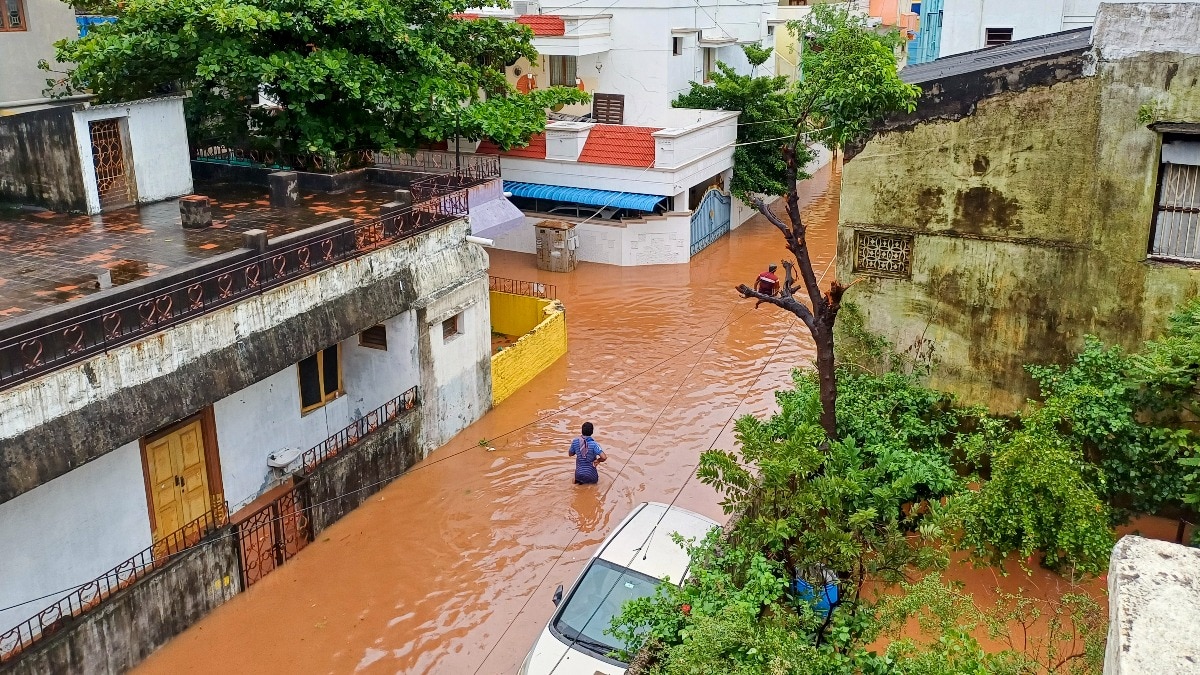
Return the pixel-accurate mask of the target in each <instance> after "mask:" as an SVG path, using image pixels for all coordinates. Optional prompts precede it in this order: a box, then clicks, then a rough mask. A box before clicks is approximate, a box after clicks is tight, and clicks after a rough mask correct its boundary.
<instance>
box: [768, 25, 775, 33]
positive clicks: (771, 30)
mask: <svg viewBox="0 0 1200 675" xmlns="http://www.w3.org/2000/svg"><path fill="white" fill-rule="evenodd" d="M774 34H775V26H774V25H770V26H767V35H774Z"/></svg>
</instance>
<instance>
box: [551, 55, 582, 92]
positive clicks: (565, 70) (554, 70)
mask: <svg viewBox="0 0 1200 675" xmlns="http://www.w3.org/2000/svg"><path fill="white" fill-rule="evenodd" d="M546 58H548V59H550V86H551V87H574V86H575V57H574V56H548V57H546Z"/></svg>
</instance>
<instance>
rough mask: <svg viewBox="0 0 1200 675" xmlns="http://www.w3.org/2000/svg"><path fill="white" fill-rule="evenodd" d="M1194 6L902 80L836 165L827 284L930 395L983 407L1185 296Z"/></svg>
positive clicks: (991, 53)
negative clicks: (831, 280)
mask: <svg viewBox="0 0 1200 675" xmlns="http://www.w3.org/2000/svg"><path fill="white" fill-rule="evenodd" d="M1197 31H1200V5H1197V4H1187V3H1184V4H1168V3H1163V4H1157V3H1137V4H1105V5H1102V6H1101V9H1100V13H1099V15H1098V17H1097V21H1096V25H1095V27H1094V29H1087V28H1084V29H1080V30H1076V31H1070V32H1065V33H1058V34H1055V35H1051V36H1046V37H1043V38H1034V39H1031V40H1026V41H1022V42H1020V43H1015V44H1012V45H1008V46H1001V47H997V48H995V49H992V50H987V51H983V52H972V53H968V54H963V55H960V56H956V57H949V58H946V59H939V60H937V61H934V62H931V63H927V64H923V65H920V66H913V67H910V68H907V69H905V70H904V71H903V72H902V73H901V75H902V77H903V78H904V79H905V80H907V81H909V82H912V83H915V84H918V85H919V86H920V87H921V88H922V89H923V91H924V93H923V95H922V97H921V99H920V101H919V103H918V106H917V109H916V111H915V112H914V113H912V114H910V115H897V116H895V117H893V118H890V119H888V120H886V121H885V122H884V123H882V124H881V125H880V127H879V128H878V130H877V131H878V133H877V134H875V135H874V136H873V137H872V138H871V139H870V140H869V141H867V142H866V143H865V144H863V145H862V146H861V147H859V148H854V149H849V150H848V151H847V153H846V158H847V161H846V164H845V167H844V169H843V174H842V178H843V185H842V196H841V224H840V231H839V236H838V272H839V275H838V276H839V278H840V279H842V280H843V281H845V282H848V281H850V280H851V279H856V278H862V279H863V281H862V283H858V284H856V285H855V286H854V288H853V290H852V291H851V292H850V293H849V294H848V295H847V299H848V300H851V301H853V302H855V303H857V304H858V305H859V306H860V307H862V308H863V310H864V311H865V312H866V315H867V320H868V326H869V328H871V329H872V330H875V331H878V332H880V333H882V334H884V335H886V336H887V337H889V338H891V339H892V340H893V341H894V342H895V343H896V344H897V345H898V347H899V348H901V349H905V348H910V347H914V348H915V347H919V348H921V349H930V348H932V350H933V355H934V358H935V359H936V360H937V362H938V363H937V365H936V367H935V370H934V373H933V378H932V379H933V382H932V384H933V385H934V386H937V387H940V388H944V389H948V390H951V391H953V392H955V393H957V394H959V395H961V396H962V397H963V398H964V399H966V400H967V401H970V402H978V403H986V404H989V405H991V406H992V407H993V408H994V409H996V410H999V411H1005V410H1014V409H1016V408H1018V407H1020V406H1021V405H1023V404H1024V402H1025V401H1026V399H1027V398H1029V397H1031V396H1034V395H1035V394H1036V391H1035V388H1034V383H1033V381H1032V379H1031V378H1030V377H1029V376H1028V375H1027V374H1026V373H1025V372H1024V370H1023V367H1024V365H1025V364H1027V363H1063V362H1065V361H1067V360H1068V359H1070V358H1071V357H1072V355H1073V354H1074V353H1075V352H1076V350H1077V349H1078V348H1079V347H1080V346H1081V344H1082V340H1083V336H1084V335H1085V334H1094V335H1097V336H1099V337H1100V338H1101V339H1103V340H1105V341H1107V342H1109V343H1113V344H1119V345H1123V346H1125V347H1133V346H1135V345H1137V344H1138V343H1139V342H1140V341H1141V340H1143V339H1145V338H1148V337H1151V336H1152V335H1153V334H1155V333H1156V332H1158V331H1160V330H1161V329H1162V326H1163V323H1164V320H1165V317H1166V316H1167V314H1168V313H1169V312H1170V311H1171V310H1172V309H1173V308H1174V307H1175V306H1177V304H1178V303H1179V302H1181V301H1182V300H1185V299H1187V298H1190V297H1194V296H1195V295H1196V294H1197V293H1200V271H1198V267H1200V265H1198V263H1200V248H1197V242H1200V222H1198V221H1197V216H1196V209H1195V208H1194V207H1195V200H1196V195H1195V185H1196V172H1197V170H1198V169H1197V167H1198V166H1200V160H1198V159H1197V157H1200V151H1198V150H1197V148H1200V97H1198V96H1197V89H1196V88H1195V87H1194V86H1193V84H1192V82H1193V81H1194V80H1196V79H1197V78H1200V69H1198V67H1197V63H1200V61H1198V60H1197V59H1196V56H1197V55H1200V42H1197V41H1196V40H1195V38H1194V35H1195V34H1196V32H1197Z"/></svg>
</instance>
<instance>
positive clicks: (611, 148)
mask: <svg viewBox="0 0 1200 675" xmlns="http://www.w3.org/2000/svg"><path fill="white" fill-rule="evenodd" d="M656 131H659V130H658V129H654V128H651V127H626V126H621V125H617V124H597V125H596V126H594V127H592V130H591V131H590V132H589V133H588V138H587V143H584V145H583V151H582V152H580V153H579V161H580V162H584V163H586V164H615V165H616V166H635V167H638V168H641V169H645V168H649V167H651V166H654V137H653V136H651V135H650V134H653V133H654V132H656Z"/></svg>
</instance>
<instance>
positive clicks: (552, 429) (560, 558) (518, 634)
mask: <svg viewBox="0 0 1200 675" xmlns="http://www.w3.org/2000/svg"><path fill="white" fill-rule="evenodd" d="M831 173H833V172H831V170H830V169H829V168H826V169H824V170H822V171H821V172H820V173H819V174H818V176H817V177H816V178H814V179H813V180H811V181H808V182H807V183H806V184H805V186H804V187H805V188H806V190H805V191H806V193H807V194H806V195H805V196H804V201H805V203H806V207H805V213H806V214H807V217H808V222H809V224H810V225H809V227H810V235H809V238H810V242H811V243H812V246H813V249H814V265H815V267H816V269H817V270H818V275H819V274H821V271H822V270H826V269H831V265H832V261H833V256H834V252H835V239H836V224H837V199H838V194H837V189H836V187H834V188H833V189H829V190H826V189H825V187H826V186H827V185H829V184H830V183H831V180H830V179H831ZM833 178H834V180H833V181H832V183H833V184H834V185H835V186H836V175H834V176H833ZM785 253H786V251H785V250H784V249H783V239H782V237H781V236H780V234H779V232H778V231H777V230H775V229H774V228H773V227H772V226H771V225H770V224H769V223H767V222H766V221H765V220H764V219H762V218H761V217H757V218H755V219H753V220H751V221H749V222H747V223H746V224H745V225H743V226H742V227H740V228H738V229H737V230H734V231H733V233H732V234H731V235H730V236H728V237H725V238H723V239H721V240H719V241H718V242H717V243H715V244H713V245H712V246H710V247H709V248H707V249H706V250H704V251H702V252H701V253H700V254H699V255H697V256H696V257H695V258H693V259H692V262H691V264H690V265H664V266H654V267H642V268H622V267H614V266H608V265H594V264H587V263H583V264H580V266H579V268H578V269H577V270H576V271H575V272H574V273H572V274H552V273H546V272H539V271H538V270H537V269H536V268H535V267H534V263H533V257H532V256H529V255H524V254H519V253H510V252H506V251H496V250H490V251H489V254H490V255H491V261H492V267H491V273H492V274H493V275H496V276H501V277H510V278H514V279H524V280H531V281H541V282H545V283H552V284H556V285H557V287H558V295H559V298H561V299H562V301H563V304H564V305H565V306H566V308H567V324H568V330H569V351H568V354H567V356H566V357H565V358H563V359H560V360H559V361H558V362H557V363H555V364H554V365H553V366H552V367H551V368H549V369H548V370H546V371H545V372H544V373H542V374H541V375H539V376H538V378H537V379H535V380H534V381H533V382H532V383H531V384H530V385H528V386H526V387H525V388H524V389H522V390H521V391H519V392H517V393H516V394H514V395H513V396H512V397H510V398H508V399H507V400H505V401H504V402H503V403H502V404H501V405H499V406H497V407H496V408H495V409H494V410H492V411H491V412H489V413H488V414H487V415H486V416H485V417H484V418H483V419H481V420H480V421H479V422H477V423H476V424H474V425H472V426H471V427H469V428H468V429H466V430H465V431H463V432H462V433H461V434H459V435H458V436H457V437H456V438H455V439H454V440H453V441H452V442H450V443H448V444H447V445H446V446H444V447H442V448H440V449H438V450H437V451H436V452H434V453H432V454H431V455H430V456H429V458H428V459H426V460H425V461H424V462H422V463H421V464H419V465H417V467H415V468H414V469H413V470H412V471H410V472H409V473H408V474H406V475H405V476H403V477H401V478H400V479H398V480H396V481H395V482H394V483H392V484H391V485H389V486H388V487H387V488H385V489H384V490H383V491H381V492H380V493H379V494H378V495H376V496H374V497H372V498H371V499H370V501H368V502H367V503H366V504H364V505H363V506H362V507H361V508H359V509H358V510H356V511H354V512H353V513H351V514H350V515H349V516H347V517H346V518H344V519H343V520H341V521H340V522H338V523H337V524H335V525H334V526H333V527H331V528H330V529H328V530H326V531H325V532H323V533H322V535H321V536H320V537H319V538H318V539H317V541H315V542H314V543H313V544H311V545H309V546H308V548H307V549H306V550H305V551H304V552H303V553H302V554H301V555H299V556H298V557H296V558H295V559H294V560H292V561H290V562H288V564H286V565H284V566H283V567H281V568H280V569H278V570H276V571H275V572H273V573H272V574H270V575H269V576H267V577H266V578H264V579H263V580H262V581H260V582H258V583H257V584H255V585H254V586H253V587H251V588H250V589H249V590H248V591H247V592H245V593H242V594H239V595H238V596H237V597H235V598H234V599H233V600H232V601H231V602H229V603H227V604H225V605H223V606H222V607H220V608H218V609H217V610H216V611H215V612H213V613H212V614H211V615H209V616H208V617H207V618H206V619H205V620H203V621H201V622H200V623H199V624H197V625H196V626H193V627H192V628H191V629H189V630H188V631H187V632H185V633H183V634H182V635H180V636H179V637H177V638H175V639H174V640H173V641H171V642H170V643H168V644H167V646H166V647H164V648H162V649H161V650H160V651H159V652H157V653H156V654H154V655H153V656H152V657H151V658H150V659H148V660H147V661H146V662H145V663H144V664H143V665H142V666H141V667H140V668H139V669H138V672H141V673H147V674H149V673H200V672H205V673H207V672H212V671H213V670H214V669H215V668H216V667H219V668H220V669H223V670H229V669H236V670H237V671H239V672H255V673H300V672H303V673H348V672H365V673H397V672H400V673H426V672H430V673H512V672H514V671H516V669H517V668H518V667H519V666H520V663H521V660H522V659H523V658H524V656H525V653H526V651H527V650H528V649H529V647H530V645H531V644H532V642H533V640H534V638H535V637H536V635H537V633H538V632H539V631H540V630H541V628H542V627H543V625H544V624H545V622H546V620H547V619H548V618H549V616H550V614H551V611H552V610H553V605H552V604H551V601H550V598H551V595H552V594H553V592H554V588H555V587H556V586H557V585H558V584H565V585H569V584H570V583H571V582H572V581H573V580H574V578H575V576H576V575H577V574H578V573H579V572H580V570H581V568H582V564H583V563H584V562H585V561H586V559H587V557H588V555H589V554H590V553H591V551H592V550H593V549H594V548H595V547H596V546H597V545H598V544H599V543H600V542H601V541H602V540H603V539H604V537H605V536H606V535H607V534H608V532H609V531H610V529H611V528H612V527H613V526H615V525H616V524H617V523H618V522H620V520H621V519H622V518H624V517H625V515H626V514H628V513H629V511H630V510H631V508H632V507H633V506H634V505H635V504H637V503H639V502H642V501H663V502H670V501H671V500H672V499H675V500H676V501H675V503H676V504H677V505H679V506H683V507H685V508H688V509H692V510H695V511H698V512H700V513H703V514H705V515H708V516H710V517H713V518H715V519H717V520H721V521H723V520H724V516H723V515H722V513H721V509H720V507H719V506H718V505H717V497H716V494H715V493H714V492H713V491H712V490H710V489H709V488H707V487H706V486H704V485H702V484H700V483H699V482H698V481H697V480H695V479H694V478H693V479H692V480H689V477H690V476H692V474H693V473H694V468H695V465H696V462H697V460H698V458H699V455H700V453H701V452H702V451H704V450H707V449H708V448H709V447H713V446H714V445H715V446H716V447H731V446H732V443H733V440H732V438H733V434H732V424H731V420H732V419H733V417H734V416H735V415H743V414H748V413H765V412H768V411H769V410H770V409H771V407H772V406H773V397H772V392H773V391H774V390H775V389H777V388H779V387H782V386H786V385H787V384H788V381H789V372H790V370H791V369H792V368H794V367H796V366H802V365H805V364H807V363H809V362H810V361H811V358H812V355H813V348H812V345H811V342H810V340H809V337H808V335H807V333H806V332H805V331H804V329H803V327H802V326H801V324H800V323H799V322H798V321H797V322H795V323H793V322H791V321H790V320H789V315H786V314H784V313H782V312H781V311H780V310H778V309H774V308H770V307H767V306H763V307H761V308H759V309H758V310H755V309H754V303H753V302H752V301H749V300H742V299H741V298H740V297H739V296H738V294H737V293H736V292H735V291H734V290H733V288H734V286H736V285H737V284H739V283H751V282H752V281H753V279H754V278H755V277H756V276H757V274H758V273H759V272H761V271H762V270H763V269H764V268H765V267H766V265H767V264H768V263H769V262H771V261H776V262H778V261H779V259H780V258H781V257H783V255H784V254H785ZM830 274H832V272H830ZM726 324H728V325H726ZM676 354H677V356H675V355H676ZM673 356H674V358H671V357H673ZM667 359H670V360H667ZM664 360H666V361H665V362H664ZM433 395H436V394H433ZM567 406H573V407H571V408H570V409H569V410H566V411H564V412H562V413H561V414H557V415H552V414H551V413H554V412H555V411H556V410H561V409H563V408H565V407H567ZM588 420H590V421H592V422H593V423H594V424H595V425H596V434H595V437H596V439H597V441H598V442H599V443H600V444H601V445H602V446H603V447H604V449H605V450H606V452H607V453H608V456H609V461H608V462H607V463H606V464H605V465H604V466H603V467H602V468H601V472H600V473H601V475H600V484H599V486H576V485H574V484H573V483H572V472H573V466H574V460H572V459H569V458H568V457H567V456H566V448H567V446H568V444H569V443H570V441H571V439H572V438H574V437H575V436H576V435H577V434H578V433H579V426H580V424H581V423H582V422H584V421H588ZM484 440H486V441H487V443H486V445H488V446H490V447H493V448H495V451H488V450H487V449H486V448H485V447H481V445H480V442H481V441H484ZM681 488H682V491H681ZM677 495H678V497H677V498H676V496H677Z"/></svg>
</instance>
